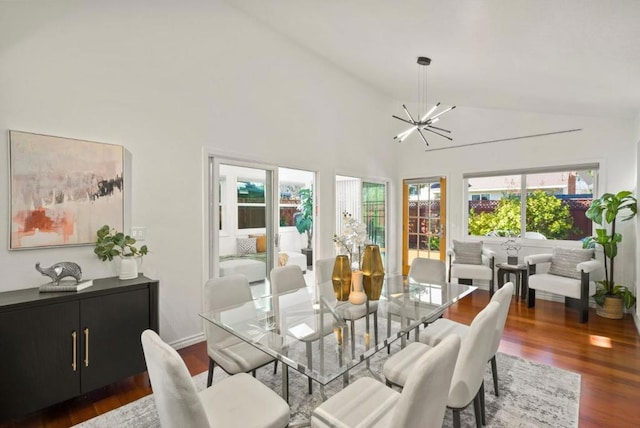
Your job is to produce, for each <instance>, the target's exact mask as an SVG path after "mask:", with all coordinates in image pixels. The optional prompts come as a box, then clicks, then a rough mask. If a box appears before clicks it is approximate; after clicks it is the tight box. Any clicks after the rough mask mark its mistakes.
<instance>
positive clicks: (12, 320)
mask: <svg viewBox="0 0 640 428" xmlns="http://www.w3.org/2000/svg"><path fill="white" fill-rule="evenodd" d="M78 317H79V305H78V302H77V301H75V302H67V303H58V304H52V305H46V306H37V307H32V308H27V309H20V310H14V311H8V312H1V313H0V344H1V348H0V349H1V350H0V420H1V419H4V418H5V417H11V416H18V415H22V414H25V413H28V412H31V411H34V410H38V409H41V408H43V407H46V406H49V405H51V404H53V403H57V402H59V401H63V400H66V399H69V398H71V397H75V396H77V395H78V394H79V393H80V360H79V355H78V353H77V352H76V354H75V355H74V353H73V351H74V349H76V350H78V349H79V347H80V332H79V331H78ZM74 332H75V333H76V337H75V339H74V337H73V333H74ZM74 341H75V345H74ZM74 362H76V366H75V368H74V366H73V363H74Z"/></svg>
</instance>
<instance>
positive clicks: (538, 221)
mask: <svg viewBox="0 0 640 428" xmlns="http://www.w3.org/2000/svg"><path fill="white" fill-rule="evenodd" d="M526 214H527V215H526V217H527V218H526V222H527V227H526V231H527V232H538V233H541V234H543V235H544V236H546V237H547V238H548V239H567V238H568V237H569V236H570V235H571V234H572V233H573V232H574V226H573V217H572V216H571V212H570V210H569V206H568V204H567V203H566V202H565V201H563V200H561V199H559V198H556V197H555V196H554V195H548V194H546V193H545V192H543V191H542V190H536V191H534V192H532V193H531V194H530V195H528V196H527V213H526ZM521 232H522V229H521V227H520V197H518V196H516V197H511V198H504V199H502V200H500V201H499V202H498V206H497V207H496V209H495V211H493V212H480V213H476V212H474V210H473V209H471V211H470V213H469V234H470V235H475V236H483V235H487V234H489V233H493V234H497V235H499V236H509V235H511V236H517V235H519V234H521Z"/></svg>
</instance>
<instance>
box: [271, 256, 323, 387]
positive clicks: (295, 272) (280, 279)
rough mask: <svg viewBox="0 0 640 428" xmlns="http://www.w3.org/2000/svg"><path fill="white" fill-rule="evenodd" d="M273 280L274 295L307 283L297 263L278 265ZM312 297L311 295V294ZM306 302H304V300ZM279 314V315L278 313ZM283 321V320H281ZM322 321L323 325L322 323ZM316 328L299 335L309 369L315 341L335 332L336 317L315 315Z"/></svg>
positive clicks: (305, 285) (301, 286)
mask: <svg viewBox="0 0 640 428" xmlns="http://www.w3.org/2000/svg"><path fill="white" fill-rule="evenodd" d="M270 280H271V292H272V293H273V294H274V295H280V294H284V293H287V292H295V291H298V290H300V289H306V288H307V283H306V282H305V280H304V274H303V273H302V269H300V266H297V265H287V266H278V267H275V268H273V269H272V270H271V274H270ZM309 297H311V296H309ZM303 303H304V302H303ZM306 303H308V304H309V305H310V306H311V307H312V301H311V300H310V299H309V300H308V301H307V302H306ZM277 316H279V315H277ZM279 321H280V322H282V321H283V320H279ZM321 323H322V325H320V324H321ZM312 324H313V326H310V327H312V328H313V327H315V328H316V329H315V330H314V331H313V332H311V333H309V334H306V335H304V336H303V337H297V338H298V339H299V340H300V341H302V342H305V345H306V355H307V365H308V367H309V369H312V368H313V347H312V344H313V342H316V341H317V340H318V339H320V336H321V335H323V336H326V335H328V334H333V327H334V318H333V316H329V315H327V316H325V317H324V318H323V319H322V320H320V316H319V314H316V315H315V320H314V322H313V323H312ZM308 382H309V394H311V393H312V392H313V384H312V381H311V378H309V381H308Z"/></svg>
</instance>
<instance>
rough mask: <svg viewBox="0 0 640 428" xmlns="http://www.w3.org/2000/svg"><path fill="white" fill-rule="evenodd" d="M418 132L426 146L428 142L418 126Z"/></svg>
mask: <svg viewBox="0 0 640 428" xmlns="http://www.w3.org/2000/svg"><path fill="white" fill-rule="evenodd" d="M418 133H419V134H420V136H421V137H422V141H424V143H425V144H426V145H427V146H428V145H429V142H428V141H427V139H426V138H425V136H424V134H422V131H420V129H419V128H418Z"/></svg>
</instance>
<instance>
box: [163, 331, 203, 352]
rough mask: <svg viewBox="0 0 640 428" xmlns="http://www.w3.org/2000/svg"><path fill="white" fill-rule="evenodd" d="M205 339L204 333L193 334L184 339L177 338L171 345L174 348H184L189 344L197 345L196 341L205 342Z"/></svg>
mask: <svg viewBox="0 0 640 428" xmlns="http://www.w3.org/2000/svg"><path fill="white" fill-rule="evenodd" d="M204 340H205V337H204V333H198V334H194V335H193V336H188V337H185V338H184V339H180V340H176V341H175V342H171V343H170V344H169V345H171V347H172V348H173V349H176V350H178V349H182V348H186V347H187V346H191V345H195V344H196V343H200V342H203V341H204Z"/></svg>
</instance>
